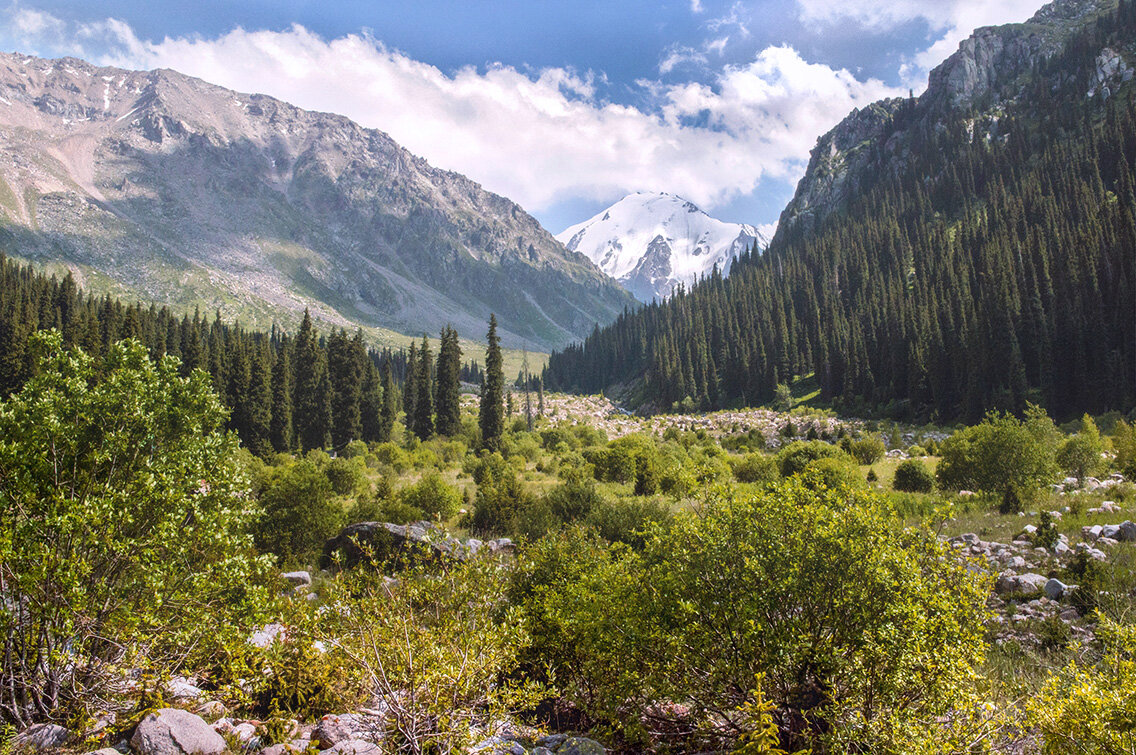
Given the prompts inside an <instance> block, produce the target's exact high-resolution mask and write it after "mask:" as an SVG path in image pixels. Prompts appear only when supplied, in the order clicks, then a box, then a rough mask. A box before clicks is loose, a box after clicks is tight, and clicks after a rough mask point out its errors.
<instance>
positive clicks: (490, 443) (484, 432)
mask: <svg viewBox="0 0 1136 755" xmlns="http://www.w3.org/2000/svg"><path fill="white" fill-rule="evenodd" d="M486 341H487V343H488V347H487V349H486V351H485V377H484V380H483V382H482V383H481V408H480V411H479V413H478V424H479V425H480V427H481V445H482V447H483V448H487V449H489V450H491V451H492V450H496V449H497V447H498V445H500V442H501V432H502V431H503V430H504V424H505V416H504V415H505V373H504V369H503V365H502V361H501V339H500V338H499V337H498V336H497V317H496V316H495V315H492V314H491V315H489V333H488V334H487V335H486Z"/></svg>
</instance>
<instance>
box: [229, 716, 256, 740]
mask: <svg viewBox="0 0 1136 755" xmlns="http://www.w3.org/2000/svg"><path fill="white" fill-rule="evenodd" d="M230 733H231V734H232V735H233V737H235V738H236V740H237V741H238V742H240V743H242V744H244V743H247V742H251V741H252V738H253V737H255V736H256V725H255V724H251V723H249V722H248V721H246V722H244V723H243V724H237V725H236V726H234V727H233V728H232V731H231V732H230Z"/></svg>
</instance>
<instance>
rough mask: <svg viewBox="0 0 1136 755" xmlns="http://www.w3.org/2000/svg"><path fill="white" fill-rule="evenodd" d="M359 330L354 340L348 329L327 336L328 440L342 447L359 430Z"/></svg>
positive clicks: (360, 430) (360, 370)
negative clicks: (329, 408)
mask: <svg viewBox="0 0 1136 755" xmlns="http://www.w3.org/2000/svg"><path fill="white" fill-rule="evenodd" d="M361 349H362V333H358V334H357V335H356V340H355V341H352V340H349V339H348V338H347V331H345V330H342V329H340V330H338V331H332V334H331V336H330V337H329V338H328V339H327V372H328V377H329V379H330V381H331V441H332V444H333V445H334V447H335V448H336V449H342V448H343V447H344V446H346V445H347V444H348V443H350V442H351V441H353V440H355V439H356V438H358V437H359V436H360V435H361V434H362V421H361V414H360V397H361V396H360V394H361V390H362V384H363V363H362V360H361V359H360V356H359V351H360V350H361Z"/></svg>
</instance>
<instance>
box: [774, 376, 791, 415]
mask: <svg viewBox="0 0 1136 755" xmlns="http://www.w3.org/2000/svg"><path fill="white" fill-rule="evenodd" d="M773 408H774V409H776V410H777V411H779V412H787V411H789V410H790V409H792V408H793V391H792V390H791V389H790V388H789V386H787V385H785V384H784V383H778V384H777V386H776V387H775V388H774V389H773Z"/></svg>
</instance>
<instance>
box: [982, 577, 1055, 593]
mask: <svg viewBox="0 0 1136 755" xmlns="http://www.w3.org/2000/svg"><path fill="white" fill-rule="evenodd" d="M1048 581H1049V580H1048V579H1046V578H1045V577H1043V576H1041V575H1040V574H1034V573H1032V572H1031V573H1027V574H1018V575H1012V576H1011V575H1009V574H1004V575H1002V576H1001V577H999V578H998V584H997V586H996V588H995V589H996V590H997V591H998V592H999V593H1001V594H1007V593H1032V592H1040V591H1041V590H1043V589H1044V588H1045V583H1046V582H1048Z"/></svg>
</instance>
